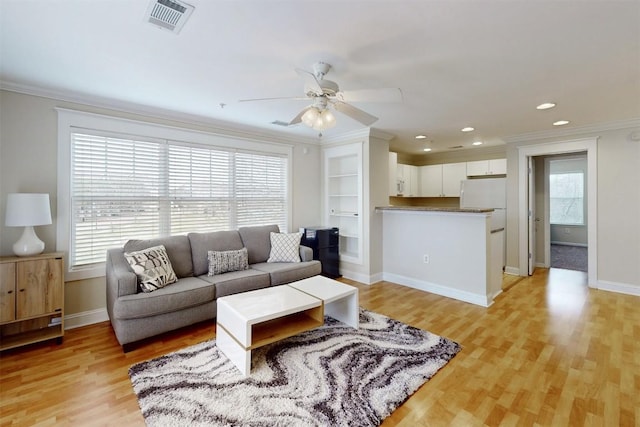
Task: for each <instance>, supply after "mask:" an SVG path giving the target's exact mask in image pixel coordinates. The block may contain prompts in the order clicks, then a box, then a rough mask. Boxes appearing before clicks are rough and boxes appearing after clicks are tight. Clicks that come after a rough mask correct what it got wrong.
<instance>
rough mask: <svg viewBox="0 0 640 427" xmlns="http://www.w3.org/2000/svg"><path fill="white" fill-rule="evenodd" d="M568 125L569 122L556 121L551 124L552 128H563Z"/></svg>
mask: <svg viewBox="0 0 640 427" xmlns="http://www.w3.org/2000/svg"><path fill="white" fill-rule="evenodd" d="M568 123H569V120H558V121H557V122H553V125H554V126H564V125H566V124H568Z"/></svg>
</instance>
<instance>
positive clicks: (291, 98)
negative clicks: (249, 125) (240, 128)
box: [238, 96, 309, 102]
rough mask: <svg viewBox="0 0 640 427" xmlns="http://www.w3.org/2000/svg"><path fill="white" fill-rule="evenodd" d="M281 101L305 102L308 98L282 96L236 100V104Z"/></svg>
mask: <svg viewBox="0 0 640 427" xmlns="http://www.w3.org/2000/svg"><path fill="white" fill-rule="evenodd" d="M283 100H287V101H288V100H298V101H299V100H305V101H308V100H309V98H307V97H300V96H282V97H276V98H253V99H240V100H238V102H254V101H283Z"/></svg>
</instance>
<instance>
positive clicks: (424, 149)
mask: <svg viewBox="0 0 640 427" xmlns="http://www.w3.org/2000/svg"><path fill="white" fill-rule="evenodd" d="M422 151H426V152H429V151H431V148H423V149H422Z"/></svg>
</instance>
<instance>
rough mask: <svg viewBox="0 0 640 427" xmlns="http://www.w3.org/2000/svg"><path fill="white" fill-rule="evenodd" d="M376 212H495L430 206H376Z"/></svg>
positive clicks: (486, 209)
mask: <svg viewBox="0 0 640 427" xmlns="http://www.w3.org/2000/svg"><path fill="white" fill-rule="evenodd" d="M376 211H408V212H465V213H488V212H493V211H494V209H493V208H443V207H429V206H376Z"/></svg>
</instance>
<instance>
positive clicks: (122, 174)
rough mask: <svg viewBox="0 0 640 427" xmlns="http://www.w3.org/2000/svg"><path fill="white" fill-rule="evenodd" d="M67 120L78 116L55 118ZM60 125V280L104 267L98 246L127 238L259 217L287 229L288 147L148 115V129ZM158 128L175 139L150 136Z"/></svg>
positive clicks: (258, 221)
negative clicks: (63, 273) (63, 268)
mask: <svg viewBox="0 0 640 427" xmlns="http://www.w3.org/2000/svg"><path fill="white" fill-rule="evenodd" d="M64 113H66V111H64ZM64 113H60V114H61V115H62V116H65V114H64ZM79 114H80V115H81V114H82V113H79ZM94 118H95V117H94ZM74 119H75V121H76V122H78V121H79V122H83V120H81V119H82V117H76V116H74V115H72V116H71V117H70V118H67V121H66V123H64V124H63V125H68V124H69V123H70V122H71V121H74ZM118 120H119V119H105V121H104V123H102V124H103V125H104V128H105V129H108V128H109V127H113V126H110V125H113V123H112V122H113V121H116V122H117V121H118ZM120 125H122V123H120ZM125 125H126V123H125ZM120 127H122V126H120ZM124 127H125V128H126V127H127V126H124ZM67 128H68V130H67V131H66V132H62V134H61V135H59V138H60V141H61V148H62V149H61V151H60V152H61V153H63V154H64V153H65V152H66V153H68V160H66V159H65V156H64V155H61V157H60V158H59V167H60V169H59V170H61V171H66V170H68V177H65V178H62V179H59V195H58V198H59V204H58V221H59V226H58V236H59V237H58V250H64V251H68V258H67V260H66V265H67V269H68V271H69V272H71V274H70V276H71V277H68V278H67V279H68V280H75V279H79V278H86V277H95V276H99V275H104V267H103V263H104V260H105V254H106V251H107V249H110V248H114V247H122V245H123V244H124V243H125V242H126V241H127V240H129V239H150V238H154V237H160V236H168V235H178V234H183V235H184V234H187V233H189V232H209V231H218V230H232V229H236V228H238V227H243V226H248V225H263V224H278V226H279V227H280V229H281V230H283V231H287V229H288V223H289V216H290V213H289V212H290V200H289V188H290V184H289V181H290V180H289V169H290V167H289V160H290V150H291V149H290V147H283V146H272V145H270V144H266V143H255V142H252V141H242V140H230V139H227V138H224V137H219V136H216V135H208V134H202V133H196V132H193V133H190V132H189V131H176V129H175V128H168V127H166V128H165V127H162V126H154V125H147V124H145V125H144V126H143V130H144V131H146V132H145V133H146V134H147V135H149V136H148V137H147V136H145V137H141V136H133V135H134V134H133V133H131V134H123V133H120V132H119V130H120V129H118V131H110V130H95V129H90V128H81V127H76V126H67ZM130 130H135V131H136V133H135V135H140V133H139V132H140V129H130ZM163 133H166V134H167V135H168V136H173V137H175V136H179V137H182V138H183V139H182V140H181V141H176V140H173V139H169V138H167V139H163V138H158V136H159V135H162V134H163ZM185 133H186V134H185ZM185 137H191V139H192V140H196V141H197V142H183V141H184V139H185ZM67 141H68V142H67ZM205 142H206V143H205ZM65 143H66V145H67V146H66V147H65ZM216 143H217V144H216ZM256 148H257V149H259V150H260V151H258V150H256ZM262 150H265V151H262ZM65 160H66V162H67V164H65ZM61 174H62V175H64V173H61ZM65 199H66V200H68V202H67V203H66V204H61V203H60V201H61V200H65ZM60 222H62V226H61V225H60ZM65 226H66V228H65ZM65 231H66V234H67V235H68V238H67V239H61V237H60V236H61V235H65ZM62 242H64V243H62ZM63 245H64V246H66V247H64V246H63ZM88 270H93V273H90V274H87V273H82V272H83V271H88ZM74 272H78V273H81V274H79V275H75V276H76V277H74V274H73V273H74Z"/></svg>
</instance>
